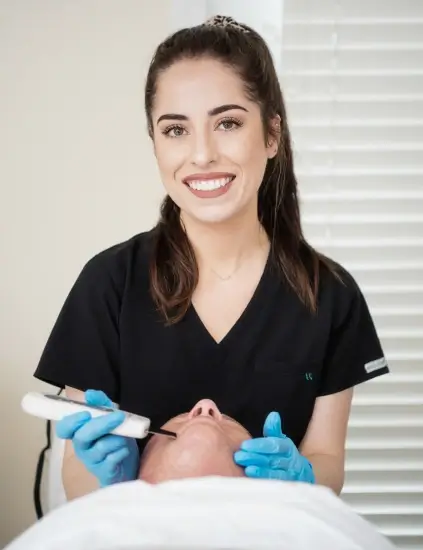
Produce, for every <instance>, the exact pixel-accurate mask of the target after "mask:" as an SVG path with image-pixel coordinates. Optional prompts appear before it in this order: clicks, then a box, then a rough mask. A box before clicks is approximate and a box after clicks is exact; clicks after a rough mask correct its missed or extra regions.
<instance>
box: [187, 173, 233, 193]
mask: <svg viewBox="0 0 423 550" xmlns="http://www.w3.org/2000/svg"><path fill="white" fill-rule="evenodd" d="M234 179H235V175H234V174H230V173H228V172H213V173H210V174H192V175H190V176H188V177H186V178H184V180H183V182H184V183H185V184H186V185H187V186H188V187H189V188H190V189H192V190H195V191H217V190H219V189H221V188H223V187H225V186H226V185H228V184H229V183H231V182H232V181H233V180H234Z"/></svg>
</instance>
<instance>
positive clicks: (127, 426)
mask: <svg viewBox="0 0 423 550" xmlns="http://www.w3.org/2000/svg"><path fill="white" fill-rule="evenodd" d="M21 405H22V409H23V410H24V411H25V412H27V413H28V414H32V415H33V416H38V417H40V418H45V419H47V420H53V421H59V420H62V418H63V417H64V416H67V415H70V414H74V413H78V412H89V413H90V414H91V416H92V417H93V418H94V417H97V416H103V415H105V414H109V413H111V412H113V411H116V410H118V409H114V408H112V407H104V406H94V405H88V404H87V403H83V402H82V401H74V400H72V399H68V398H67V397H63V396H61V395H55V394H49V393H38V392H29V393H27V394H26V395H24V397H23V399H22V402H21ZM123 412H124V413H125V416H126V418H125V420H124V421H123V422H122V424H120V425H119V426H118V427H117V428H115V429H114V430H113V431H111V432H110V433H112V434H116V435H123V436H125V437H133V438H136V439H144V437H147V435H148V434H150V433H151V434H154V433H156V434H160V435H167V436H170V437H176V434H175V433H174V432H168V431H167V430H163V429H159V430H156V431H154V432H152V431H151V430H150V429H149V428H150V419H149V418H146V417H145V416H139V415H136V414H132V413H128V412H126V411H123Z"/></svg>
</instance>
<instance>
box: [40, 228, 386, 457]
mask: <svg viewBox="0 0 423 550" xmlns="http://www.w3.org/2000/svg"><path fill="white" fill-rule="evenodd" d="M153 232H154V230H153V231H149V232H144V233H141V234H139V235H136V236H135V237H133V238H131V239H130V240H127V241H125V242H124V243H120V244H118V245H115V246H113V247H111V248H108V249H107V250H105V251H103V252H101V253H99V254H97V255H96V256H94V257H93V258H92V259H91V260H90V261H88V263H87V264H86V265H85V266H84V268H83V269H82V272H81V273H80V275H79V277H78V278H77V280H76V283H75V284H74V286H73V288H72V289H71V291H70V293H69V295H68V297H67V299H66V301H65V303H64V305H63V308H62V310H61V312H60V314H59V317H58V319H57V321H56V323H55V326H54V327H53V330H52V332H51V335H50V337H49V339H48V341H47V344H46V347H45V349H44V352H43V354H42V356H41V359H40V362H39V365H38V367H37V369H36V372H35V377H36V378H38V379H40V380H43V381H45V382H47V383H49V384H52V385H54V386H57V387H60V388H62V387H64V386H65V385H67V386H71V387H74V388H77V389H79V390H83V391H85V390H87V389H90V388H91V389H98V390H103V391H104V392H105V393H106V394H107V395H108V396H109V397H110V398H111V399H112V400H113V401H115V402H116V403H118V404H119V406H120V408H121V409H123V410H127V411H130V412H132V413H136V414H140V415H143V416H147V417H148V418H150V419H151V425H152V429H153V427H160V426H161V425H163V424H164V423H165V422H166V421H167V420H169V419H170V418H171V417H173V416H176V415H178V414H181V413H183V412H188V411H189V410H190V409H191V408H192V407H193V406H194V405H195V404H196V403H197V401H199V400H200V399H203V398H209V399H212V400H213V401H215V403H216V404H217V406H218V407H219V409H220V410H221V411H222V412H223V413H224V414H227V415H229V416H231V417H233V418H234V419H236V420H237V421H238V422H240V423H241V424H243V425H244V426H245V428H246V429H247V430H248V431H249V432H250V434H251V435H252V437H261V436H262V432H263V424H264V421H265V418H266V416H267V414H268V413H269V412H271V411H278V412H279V413H280V415H281V418H282V428H283V431H284V433H285V434H287V435H288V437H290V438H291V439H292V440H293V441H294V443H295V444H296V445H297V446H299V444H300V443H301V440H302V438H303V436H304V435H305V432H306V430H307V426H308V424H309V421H310V418H311V414H312V412H313V407H314V403H315V400H316V398H317V397H319V396H323V395H328V394H332V393H336V392H339V391H341V390H344V389H346V388H350V387H352V386H354V385H356V384H359V383H362V382H365V381H366V380H369V379H371V378H374V377H376V376H380V375H382V374H385V373H387V372H389V370H388V366H387V363H386V360H385V359H384V356H383V351H382V348H381V345H380V342H379V339H378V336H377V334H376V330H375V327H374V324H373V321H372V319H371V316H370V314H369V310H368V307H367V304H366V302H365V300H364V298H363V295H362V293H361V292H360V290H359V288H358V286H357V284H356V282H355V281H354V279H353V278H352V277H351V275H350V274H349V273H348V272H347V271H346V270H344V269H342V268H341V267H340V266H339V268H340V273H341V277H342V282H340V281H338V280H337V279H336V278H335V277H334V276H333V275H332V274H331V273H330V272H329V271H328V270H327V269H325V268H322V271H321V276H320V288H319V299H318V313H317V314H314V315H313V314H312V313H310V312H309V311H308V310H307V309H306V308H305V307H304V305H303V304H302V303H301V302H300V300H299V299H298V297H297V296H296V295H295V293H294V292H293V291H292V290H291V289H290V288H289V286H288V285H287V284H285V283H284V281H283V280H282V279H281V278H280V276H278V275H276V273H275V272H274V271H273V270H272V266H271V264H270V260H269V261H268V263H267V265H266V267H265V270H264V272H263V275H262V277H261V280H260V282H259V284H258V286H257V288H256V291H255V293H254V295H253V297H252V299H251V301H250V302H249V304H248V306H247V307H246V309H245V311H244V312H243V314H242V315H241V317H240V318H239V320H238V321H237V322H236V324H235V325H234V326H233V328H232V329H231V330H230V332H229V333H228V334H227V335H226V337H225V338H224V339H223V340H222V341H221V342H220V343H216V341H215V340H214V339H213V338H212V336H211V335H210V334H209V333H208V331H207V329H206V328H205V326H204V325H203V323H202V322H201V320H200V318H199V317H198V315H197V314H196V311H195V309H194V307H192V306H191V308H190V309H189V310H188V312H187V314H186V316H185V317H184V319H183V320H182V321H180V322H179V323H177V324H175V325H172V326H165V325H164V323H163V321H162V319H161V317H160V316H159V313H158V312H157V311H156V309H155V306H154V303H153V300H152V298H151V295H150V292H149V270H148V264H149V250H151V242H152V236H153ZM144 444H145V440H143V441H141V442H139V445H140V449H141V450H142V448H143V445H144Z"/></svg>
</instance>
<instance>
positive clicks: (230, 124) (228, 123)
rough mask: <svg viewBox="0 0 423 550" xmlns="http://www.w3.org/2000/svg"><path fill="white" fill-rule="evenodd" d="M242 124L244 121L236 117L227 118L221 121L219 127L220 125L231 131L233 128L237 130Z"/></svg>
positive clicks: (226, 130)
mask: <svg viewBox="0 0 423 550" xmlns="http://www.w3.org/2000/svg"><path fill="white" fill-rule="evenodd" d="M241 126H242V122H241V121H240V120H237V119H235V118H226V119H225V120H222V121H221V122H219V125H218V127H220V128H221V129H222V130H223V131H225V132H230V131H231V130H236V129H237V128H239V127H241Z"/></svg>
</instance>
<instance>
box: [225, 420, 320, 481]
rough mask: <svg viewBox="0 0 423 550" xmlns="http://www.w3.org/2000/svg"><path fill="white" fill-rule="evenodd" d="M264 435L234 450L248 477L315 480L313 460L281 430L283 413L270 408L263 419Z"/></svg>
mask: <svg viewBox="0 0 423 550" xmlns="http://www.w3.org/2000/svg"><path fill="white" fill-rule="evenodd" d="M263 435H264V437H259V438H256V439H249V440H247V441H243V442H242V443H241V447H240V450H239V451H237V452H236V453H235V454H234V460H235V462H236V463H237V464H238V465H239V466H243V467H245V474H246V475H247V476H248V477H254V478H265V479H280V480H284V481H303V482H306V483H315V478H314V473H313V467H312V465H311V463H310V462H309V461H308V460H307V459H306V458H305V457H304V456H302V455H301V454H300V452H299V451H298V449H297V447H296V446H295V444H294V443H293V442H292V440H291V439H289V437H287V436H286V435H285V434H283V433H282V423H281V417H280V415H279V413H277V412H271V413H270V414H269V415H268V417H267V418H266V421H265V423H264V428H263Z"/></svg>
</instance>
